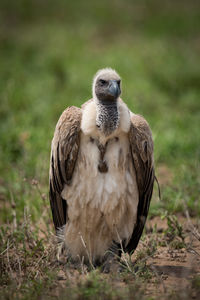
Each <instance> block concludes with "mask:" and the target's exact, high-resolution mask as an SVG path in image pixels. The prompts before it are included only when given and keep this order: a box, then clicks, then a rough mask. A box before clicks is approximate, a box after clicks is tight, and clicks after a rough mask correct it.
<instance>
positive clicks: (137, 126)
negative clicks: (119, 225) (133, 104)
mask: <svg viewBox="0 0 200 300" xmlns="http://www.w3.org/2000/svg"><path fill="white" fill-rule="evenodd" d="M129 141H130V149H131V154H132V161H133V164H134V167H135V171H136V179H137V185H138V192H139V202H138V209H137V221H136V224H135V227H134V229H133V234H132V237H131V239H130V241H129V243H128V245H127V246H126V251H128V252H129V253H130V252H132V251H133V250H135V249H136V247H137V245H138V242H139V240H140V237H141V235H142V231H143V228H144V225H145V222H146V218H147V214H148V211H149V205H150V201H151V196H152V192H153V184H154V159H153V140H152V134H151V130H150V128H149V125H148V123H147V122H146V121H145V119H144V118H143V117H142V116H139V115H135V114H132V116H131V128H130V131H129Z"/></svg>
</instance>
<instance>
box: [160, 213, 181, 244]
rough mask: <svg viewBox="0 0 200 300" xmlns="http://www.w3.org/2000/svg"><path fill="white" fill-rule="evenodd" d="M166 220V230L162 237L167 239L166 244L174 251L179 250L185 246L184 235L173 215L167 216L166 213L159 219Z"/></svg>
mask: <svg viewBox="0 0 200 300" xmlns="http://www.w3.org/2000/svg"><path fill="white" fill-rule="evenodd" d="M165 218H166V219H167V226H168V227H167V229H166V230H165V231H164V235H165V237H166V239H167V243H168V244H169V245H170V246H171V247H172V248H174V249H181V248H184V247H185V246H186V244H185V234H184V231H183V227H182V225H181V224H180V223H179V221H178V219H177V217H176V216H175V215H169V214H168V213H167V212H165V214H164V215H163V216H162V217H161V219H165Z"/></svg>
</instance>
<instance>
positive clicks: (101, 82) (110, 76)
mask: <svg viewBox="0 0 200 300" xmlns="http://www.w3.org/2000/svg"><path fill="white" fill-rule="evenodd" d="M120 94H121V79H120V76H119V75H118V74H117V72H116V71H115V70H112V69H111V68H106V69H102V70H99V71H98V72H97V73H96V75H95V77H94V81H93V98H94V99H98V100H99V102H100V103H102V104H105V105H106V104H107V105H109V104H113V102H116V100H117V99H118V98H119V95H120Z"/></svg>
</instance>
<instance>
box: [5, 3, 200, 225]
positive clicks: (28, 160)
mask: <svg viewBox="0 0 200 300" xmlns="http://www.w3.org/2000/svg"><path fill="white" fill-rule="evenodd" d="M103 67H112V68H115V69H116V70H117V71H118V72H119V74H120V75H121V77H122V81H123V94H122V98H123V100H124V101H125V102H126V103H127V104H128V106H129V108H130V109H131V110H132V111H134V112H135V113H139V114H142V115H144V117H145V118H146V119H147V120H148V122H149V124H150V126H151V128H152V131H153V137H154V142H155V163H156V172H157V174H158V177H159V180H160V182H161V188H162V201H159V200H158V197H157V190H156V188H155V193H154V197H153V202H152V205H151V214H152V215H154V214H159V213H160V212H162V211H163V210H166V209H167V210H169V211H170V212H173V213H174V212H178V211H180V212H183V211H184V205H185V204H186V205H187V207H188V209H189V211H190V213H191V214H192V215H197V214H199V215H200V201H199V195H200V168H199V158H200V2H199V1H186V0H182V1H179V0H175V1H172V0H168V1H158V0H132V1H131V0H112V1H106V0H101V1H94V0H93V1H92V0H85V1H81V0H79V1H64V0H63V1H54V0H40V1H39V0H17V1H8V0H7V1H6V0H1V2H0V210H1V213H0V219H1V223H3V222H9V221H10V220H11V218H12V215H11V210H10V203H12V202H13V200H14V202H15V203H16V212H17V219H18V221H20V219H21V217H22V216H23V211H24V207H25V206H28V207H29V209H30V212H31V215H32V217H33V219H35V220H37V218H38V215H40V214H41V210H42V209H41V207H42V205H43V202H42V200H41V195H40V193H43V194H44V195H46V198H45V197H43V198H44V199H46V200H45V201H46V203H48V197H47V194H48V168H49V154H50V143H51V139H52V136H53V131H54V128H55V125H56V122H57V120H58V118H59V116H60V114H61V112H62V111H63V110H64V109H65V108H66V107H67V106H68V105H77V106H80V105H81V104H82V103H83V102H85V101H86V100H87V99H89V98H90V97H91V84H92V78H93V76H94V74H95V73H96V71H97V70H98V69H100V68H103ZM33 178H35V179H37V180H38V182H39V193H37V191H36V189H35V186H34V185H32V184H31V182H32V179H33Z"/></svg>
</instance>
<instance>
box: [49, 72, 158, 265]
mask: <svg viewBox="0 0 200 300" xmlns="http://www.w3.org/2000/svg"><path fill="white" fill-rule="evenodd" d="M92 94H93V97H92V99H90V100H88V101H87V102H85V103H84V104H83V105H82V107H81V108H78V107H75V106H70V107H68V108H67V109H65V110H64V112H63V113H62V114H61V116H60V119H59V120H58V123H57V125H56V128H55V132H54V137H53V140H52V145H51V158H50V191H49V195H50V205H51V210H52V215H53V222H54V226H55V230H56V232H57V234H58V235H59V234H60V233H62V237H63V244H64V246H65V249H66V253H67V257H68V256H69V257H70V258H71V259H72V260H73V261H77V260H81V261H84V263H86V264H87V263H92V264H93V265H94V266H95V265H99V264H100V265H103V266H105V268H108V269H109V270H110V266H111V262H112V261H114V257H115V258H116V257H118V260H119V258H120V256H121V253H124V252H128V253H129V254H132V253H133V251H134V250H135V249H136V247H137V245H138V242H139V240H140V237H141V235H142V231H143V228H144V225H145V221H146V218H147V214H148V211H149V205H150V200H151V197H152V192H153V184H154V179H155V175H154V158H153V140H152V133H151V130H150V127H149V125H148V123H147V121H146V120H145V119H144V118H143V117H142V116H141V115H137V114H134V113H133V112H131V111H130V110H129V109H128V107H127V105H126V104H125V103H124V102H123V100H122V99H121V98H120V94H121V78H120V76H119V75H118V73H117V72H116V71H115V70H113V69H111V68H105V69H101V70H99V71H98V72H97V73H96V75H95V76H94V79H93V85H92ZM111 258H113V260H112V259H111Z"/></svg>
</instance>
